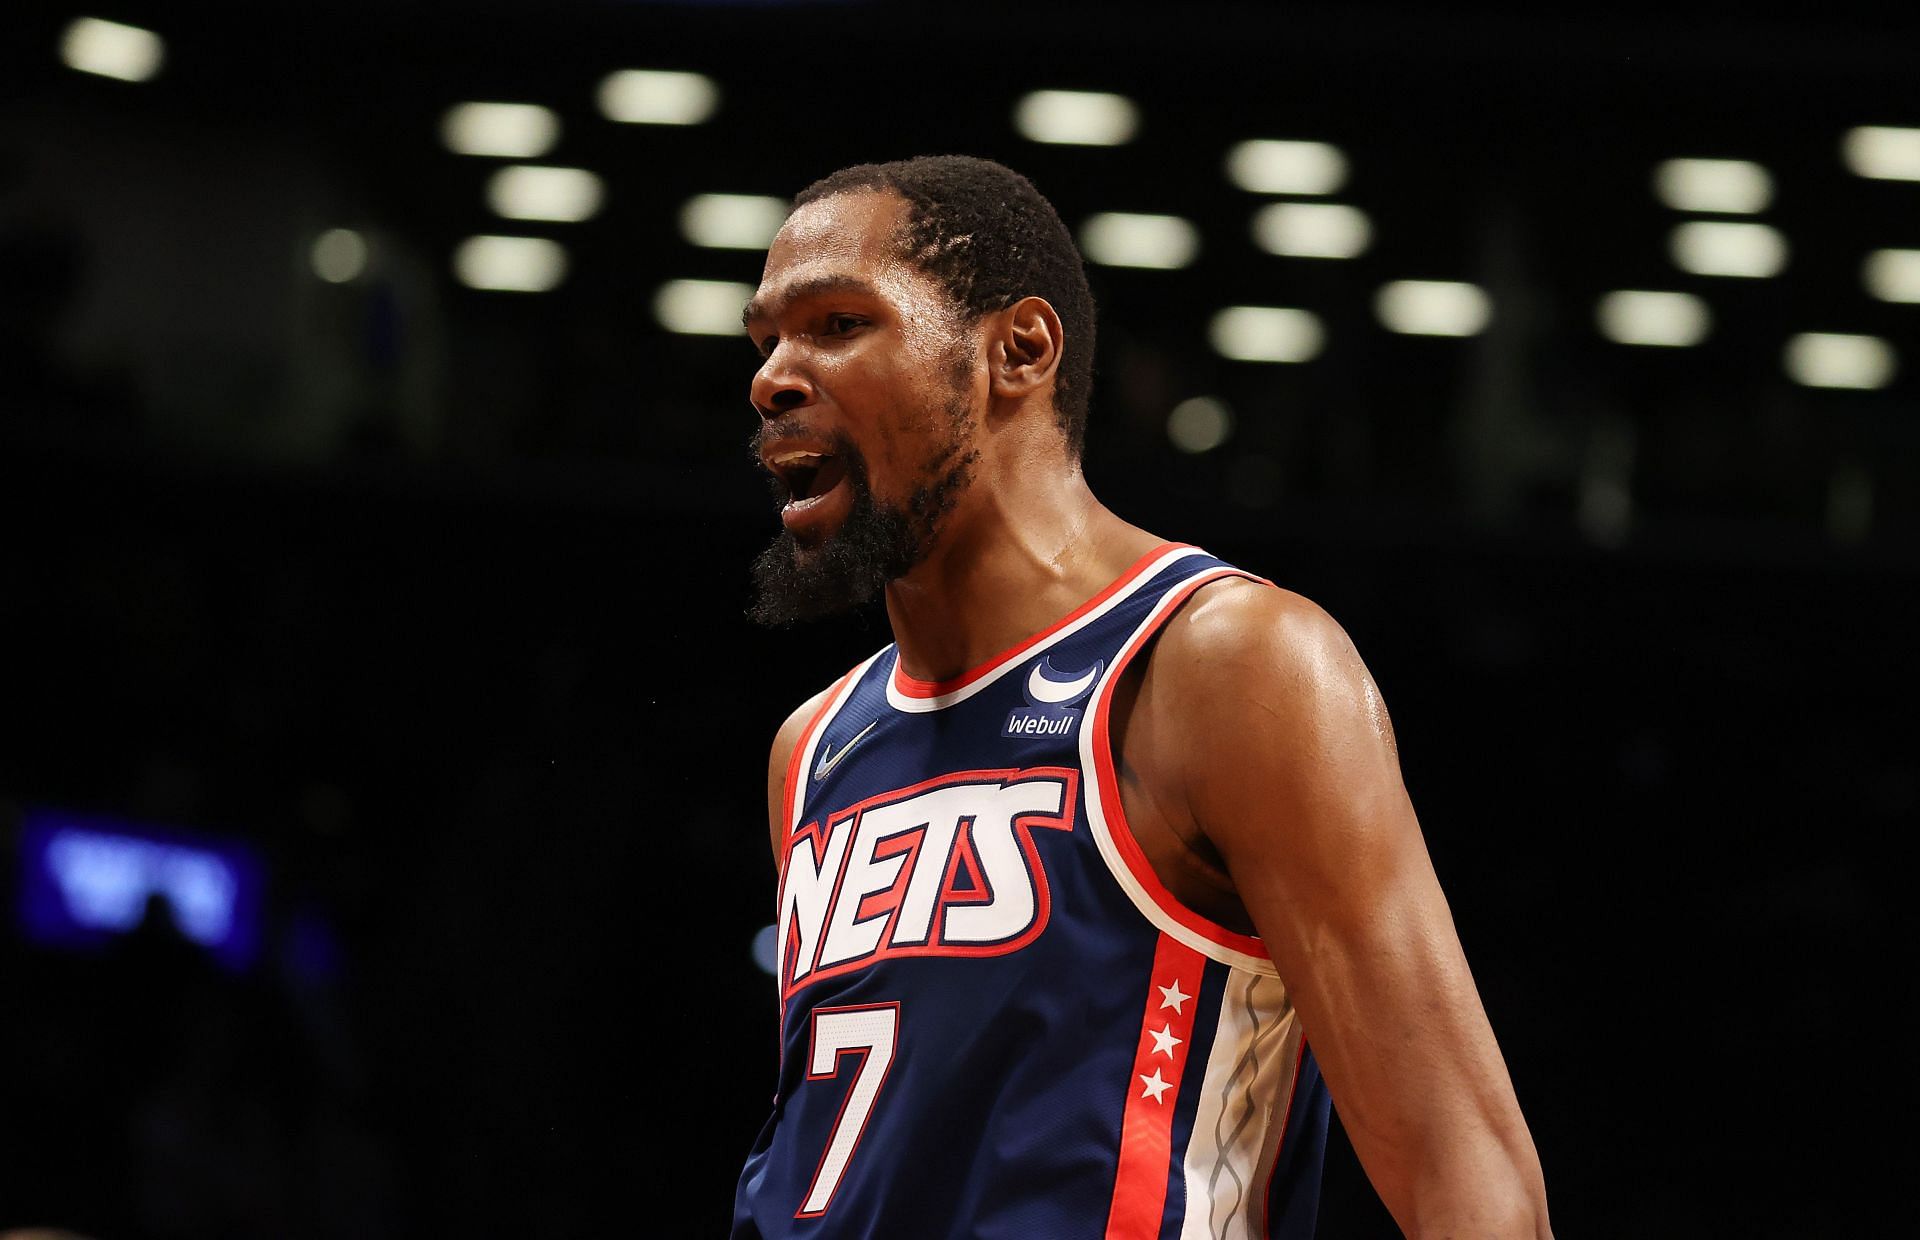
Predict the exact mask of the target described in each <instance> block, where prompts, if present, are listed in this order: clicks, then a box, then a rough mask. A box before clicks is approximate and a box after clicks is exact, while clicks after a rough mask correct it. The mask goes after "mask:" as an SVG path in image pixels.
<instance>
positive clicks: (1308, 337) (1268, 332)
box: [1207, 306, 1326, 362]
mask: <svg viewBox="0 0 1920 1240" xmlns="http://www.w3.org/2000/svg"><path fill="white" fill-rule="evenodd" d="M1207 339H1208V340H1209V341H1211V342H1212V344H1213V348H1214V351H1215V352H1216V353H1218V354H1220V356H1222V357H1227V358H1232V359H1233V360H1234V361H1236V362H1306V361H1312V360H1313V359H1314V358H1315V357H1317V356H1319V353H1320V349H1321V347H1322V346H1323V345H1324V344H1325V343H1326V332H1325V330H1324V329H1322V328H1321V326H1320V320H1319V319H1318V318H1317V317H1315V316H1314V314H1313V313H1312V312H1311V311H1308V310H1294V309H1291V308H1289V307H1285V306H1228V307H1227V308H1226V309H1225V310H1222V311H1221V312H1220V313H1218V314H1216V315H1214V316H1213V323H1212V324H1211V325H1210V326H1209V327H1208V329H1207Z"/></svg>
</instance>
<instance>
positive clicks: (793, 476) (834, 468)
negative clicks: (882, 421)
mask: <svg viewBox="0 0 1920 1240" xmlns="http://www.w3.org/2000/svg"><path fill="white" fill-rule="evenodd" d="M767 465H768V466H769V467H770V468H771V469H772V470H773V472H774V473H775V474H777V475H778V476H779V478H780V482H781V484H782V485H783V486H785V487H786V488H787V493H788V495H789V496H791V499H789V500H788V503H787V506H788V507H789V508H791V507H795V506H805V505H808V504H810V503H811V502H812V501H814V500H818V499H822V498H824V497H825V496H826V495H827V494H828V493H829V492H831V491H832V490H833V489H834V488H835V487H837V486H839V485H840V483H841V482H842V481H844V480H845V479H846V476H847V466H846V462H844V461H842V460H841V459H840V458H839V457H837V456H835V455H833V454H832V453H830V452H809V451H805V450H802V449H790V450H788V451H785V452H777V453H774V454H773V455H772V456H769V457H768V458H767Z"/></svg>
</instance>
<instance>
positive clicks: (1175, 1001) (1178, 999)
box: [1154, 977, 1193, 1016]
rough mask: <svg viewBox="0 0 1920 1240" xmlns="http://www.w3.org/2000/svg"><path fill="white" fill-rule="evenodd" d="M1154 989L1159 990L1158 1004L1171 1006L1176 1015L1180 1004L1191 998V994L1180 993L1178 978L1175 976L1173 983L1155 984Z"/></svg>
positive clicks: (1179, 1013) (1178, 1013) (1164, 1006)
mask: <svg viewBox="0 0 1920 1240" xmlns="http://www.w3.org/2000/svg"><path fill="white" fill-rule="evenodd" d="M1154 989H1155V990H1157V991H1159V992H1160V1006H1161V1007H1163V1008H1172V1009H1173V1012H1174V1015H1176V1016H1178V1015H1181V1012H1180V1005H1181V1004H1183V1003H1185V1002H1186V1001H1187V1000H1189V999H1191V998H1193V996H1192V995H1183V994H1181V993H1180V979H1179V978H1177V977H1176V978H1174V979H1173V985H1171V986H1155V987H1154Z"/></svg>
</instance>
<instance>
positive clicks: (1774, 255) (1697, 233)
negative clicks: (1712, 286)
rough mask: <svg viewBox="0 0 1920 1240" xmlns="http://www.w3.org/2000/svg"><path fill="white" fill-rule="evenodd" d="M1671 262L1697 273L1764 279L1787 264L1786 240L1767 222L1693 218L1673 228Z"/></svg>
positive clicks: (1777, 273)
mask: <svg viewBox="0 0 1920 1240" xmlns="http://www.w3.org/2000/svg"><path fill="white" fill-rule="evenodd" d="M1668 250H1669V252H1670V253H1671V254H1672V256H1673V261H1674V265H1675V266H1677V267H1679V268H1680V269H1681V270H1682V271H1690V272H1692V273H1693V274H1694V275H1697V276H1735V277H1739V278H1743V279H1765V278H1766V277H1768V276H1775V275H1779V274H1780V269H1781V268H1782V267H1785V266H1786V265H1787V239H1786V238H1785V237H1783V236H1781V235H1780V232H1779V230H1778V229H1775V228H1772V227H1770V226H1768V225H1766V224H1745V223H1741V224H1735V223H1730V222H1725V221H1720V220H1693V221H1691V222H1689V223H1685V224H1682V225H1680V226H1679V227H1678V228H1675V229H1674V230H1673V236H1672V237H1671V238H1670V239H1669V241H1668Z"/></svg>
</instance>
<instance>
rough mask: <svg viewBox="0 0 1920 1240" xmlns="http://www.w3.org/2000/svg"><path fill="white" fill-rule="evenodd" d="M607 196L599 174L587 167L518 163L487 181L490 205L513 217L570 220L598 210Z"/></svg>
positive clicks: (499, 212)
mask: <svg viewBox="0 0 1920 1240" xmlns="http://www.w3.org/2000/svg"><path fill="white" fill-rule="evenodd" d="M605 196H606V194H605V191H604V190H603V189H602V187H601V184H600V178H599V177H597V176H595V175H594V174H593V173H591V172H588V171H587V170H586V169H585V168H546V167H540V166H537V165H534V164H516V165H514V166H513V167H511V168H502V169H501V170H500V171H498V172H496V173H494V174H493V179H492V180H490V181H488V182H487V205H488V206H490V207H492V208H493V209H494V211H495V213H497V214H499V215H504V216H506V217H507V218H508V219H510V220H554V221H557V222H559V223H562V224H571V223H574V222H576V221H579V220H584V219H586V218H587V217H588V216H590V215H592V214H593V213H594V212H596V211H598V210H599V209H600V202H601V200H602V199H603V198H604V197H605Z"/></svg>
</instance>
